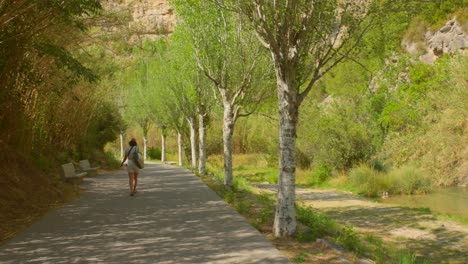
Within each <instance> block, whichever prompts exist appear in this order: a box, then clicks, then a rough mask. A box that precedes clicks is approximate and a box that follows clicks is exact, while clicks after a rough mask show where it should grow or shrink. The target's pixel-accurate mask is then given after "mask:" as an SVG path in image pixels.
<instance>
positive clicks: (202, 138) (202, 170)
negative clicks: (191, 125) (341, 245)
mask: <svg viewBox="0 0 468 264" xmlns="http://www.w3.org/2000/svg"><path fill="white" fill-rule="evenodd" d="M205 119H206V117H205V115H199V116H198V137H199V141H198V146H199V150H198V152H199V157H198V173H199V174H200V175H205V174H206V120H205Z"/></svg>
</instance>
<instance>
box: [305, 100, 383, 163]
mask: <svg viewBox="0 0 468 264" xmlns="http://www.w3.org/2000/svg"><path fill="white" fill-rule="evenodd" d="M315 111H317V112H315ZM360 111H362V110H360V108H359V106H356V105H352V104H348V103H346V102H339V103H338V102H337V103H331V104H330V105H327V106H323V108H320V109H317V110H314V112H315V116H314V117H313V119H311V118H309V119H305V118H304V121H307V122H306V123H304V124H302V125H301V127H300V132H299V133H300V134H301V135H303V137H304V138H305V140H304V141H307V142H303V140H301V139H300V140H299V142H300V144H301V146H304V147H301V148H303V149H304V152H305V153H306V155H307V156H309V157H312V158H313V164H322V165H325V166H328V167H330V168H336V169H339V170H341V169H347V168H350V167H352V166H353V164H356V163H359V162H362V161H365V160H367V159H368V158H369V157H370V156H371V155H372V154H373V153H374V146H373V145H372V144H373V133H377V132H374V131H373V129H372V128H371V127H369V126H370V125H371V124H369V123H368V122H367V121H366V119H368V117H367V115H368V114H367V113H366V112H360Z"/></svg>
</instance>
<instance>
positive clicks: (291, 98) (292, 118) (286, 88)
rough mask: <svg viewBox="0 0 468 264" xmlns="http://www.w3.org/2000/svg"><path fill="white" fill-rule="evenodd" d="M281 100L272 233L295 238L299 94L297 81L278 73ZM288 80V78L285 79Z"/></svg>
mask: <svg viewBox="0 0 468 264" xmlns="http://www.w3.org/2000/svg"><path fill="white" fill-rule="evenodd" d="M276 75H277V85H278V99H279V114H280V118H279V121H280V123H279V130H280V131H279V144H280V146H279V148H280V153H279V154H280V155H279V156H280V158H279V180H278V193H277V202H276V214H275V221H274V225H273V232H274V234H275V236H276V237H287V236H293V235H295V234H296V228H297V223H296V211H295V201H296V194H295V188H296V186H295V185H296V162H295V147H296V125H297V119H298V110H299V104H298V98H297V90H296V89H295V87H294V81H293V80H294V77H292V74H291V73H290V72H287V71H281V70H280V69H278V68H277V69H276ZM284 76H286V77H284Z"/></svg>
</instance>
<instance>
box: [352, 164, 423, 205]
mask: <svg viewBox="0 0 468 264" xmlns="http://www.w3.org/2000/svg"><path fill="white" fill-rule="evenodd" d="M424 175H425V174H424V173H423V172H422V171H421V170H420V169H418V168H416V167H414V166H408V165H407V166H404V167H401V168H397V169H393V170H390V171H389V172H388V173H386V172H379V171H377V170H375V169H373V168H371V167H369V166H367V165H365V164H362V165H360V166H358V167H355V168H354V169H352V170H351V171H350V172H349V181H348V182H347V184H350V185H351V186H353V187H354V188H355V189H356V190H357V191H358V193H360V194H362V195H365V196H368V197H380V196H381V195H382V193H384V192H386V193H388V194H417V193H427V192H429V191H430V190H431V182H430V180H429V179H428V178H427V177H425V176H424Z"/></svg>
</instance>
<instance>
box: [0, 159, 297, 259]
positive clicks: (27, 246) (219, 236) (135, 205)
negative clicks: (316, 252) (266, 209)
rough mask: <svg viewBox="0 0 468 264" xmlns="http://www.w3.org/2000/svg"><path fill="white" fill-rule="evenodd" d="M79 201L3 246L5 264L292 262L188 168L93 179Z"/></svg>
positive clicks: (155, 168) (156, 166)
mask: <svg viewBox="0 0 468 264" xmlns="http://www.w3.org/2000/svg"><path fill="white" fill-rule="evenodd" d="M83 187H84V188H85V189H86V191H85V192H84V193H83V194H82V196H81V197H80V199H78V200H76V201H74V202H73V203H71V204H69V205H67V206H65V207H62V208H60V209H57V210H53V211H51V212H49V213H48V214H47V215H45V216H44V217H43V218H42V219H40V220H39V221H38V222H36V223H35V224H33V225H32V226H31V227H30V228H29V229H28V230H26V231H25V232H23V233H22V234H20V235H18V236H17V237H15V238H14V239H12V240H11V241H9V242H8V243H7V244H5V245H3V246H2V247H0V263H5V264H7V263H26V262H27V263H223V264H224V263H290V262H289V261H288V259H287V258H286V257H285V256H283V255H282V254H280V253H279V251H278V250H277V249H276V248H274V247H273V245H272V244H271V242H270V241H268V240H266V239H265V238H264V237H263V236H262V235H261V234H260V233H259V232H258V231H257V230H255V229H254V228H252V227H251V226H250V225H249V224H248V223H247V222H246V221H245V219H244V218H243V217H242V216H240V215H239V214H238V213H237V212H235V211H234V210H233V209H232V208H231V207H230V206H229V205H227V204H226V203H225V202H224V201H223V200H221V199H220V198H219V197H218V196H217V195H216V194H215V193H214V192H213V191H212V190H211V189H209V188H208V187H207V186H206V185H204V184H203V183H202V182H201V181H200V180H199V179H198V178H197V177H196V176H194V175H193V174H192V173H191V172H189V171H188V170H185V169H181V168H177V167H173V166H169V165H162V164H148V165H147V166H146V168H145V169H144V170H143V172H142V174H141V176H140V179H139V191H138V193H137V194H136V196H134V197H131V196H129V191H128V177H127V176H126V173H125V171H123V170H122V171H119V172H118V173H117V174H116V175H99V176H98V177H95V178H86V179H85V182H84V184H83Z"/></svg>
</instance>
